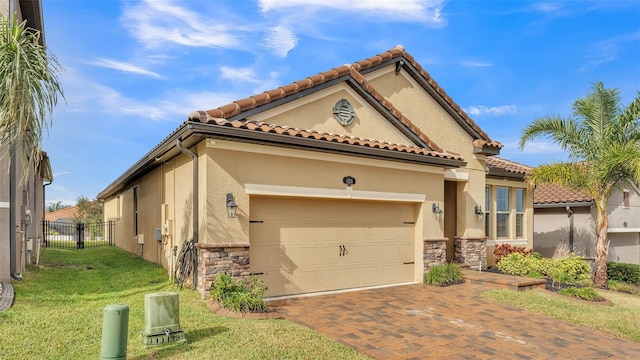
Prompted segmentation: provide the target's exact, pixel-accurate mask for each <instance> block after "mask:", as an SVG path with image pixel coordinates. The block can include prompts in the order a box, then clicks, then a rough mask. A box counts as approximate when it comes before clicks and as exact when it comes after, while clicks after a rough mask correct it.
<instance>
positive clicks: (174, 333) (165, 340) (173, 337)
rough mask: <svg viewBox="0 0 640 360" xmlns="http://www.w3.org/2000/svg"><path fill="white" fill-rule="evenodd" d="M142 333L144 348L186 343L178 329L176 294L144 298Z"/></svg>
mask: <svg viewBox="0 0 640 360" xmlns="http://www.w3.org/2000/svg"><path fill="white" fill-rule="evenodd" d="M144 323H145V327H144V331H141V332H140V333H141V335H142V341H143V343H144V345H145V347H149V346H160V345H166V344H170V343H183V342H185V341H187V340H186V339H185V337H184V331H183V330H182V328H181V327H180V307H179V303H178V294H177V293H174V292H157V293H151V294H146V295H145V296H144Z"/></svg>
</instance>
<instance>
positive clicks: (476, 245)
mask: <svg viewBox="0 0 640 360" xmlns="http://www.w3.org/2000/svg"><path fill="white" fill-rule="evenodd" d="M455 243H456V261H457V262H459V263H461V264H465V265H469V269H471V270H486V269H487V239H486V238H468V237H456V241H455Z"/></svg>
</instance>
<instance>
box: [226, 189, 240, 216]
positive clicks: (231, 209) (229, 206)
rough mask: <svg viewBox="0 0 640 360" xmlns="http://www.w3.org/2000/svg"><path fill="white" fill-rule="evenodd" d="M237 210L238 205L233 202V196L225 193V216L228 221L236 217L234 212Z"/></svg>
mask: <svg viewBox="0 0 640 360" xmlns="http://www.w3.org/2000/svg"><path fill="white" fill-rule="evenodd" d="M237 210H238V205H237V204H236V202H235V201H233V194H232V193H227V216H228V217H229V219H233V218H235V217H236V211H237Z"/></svg>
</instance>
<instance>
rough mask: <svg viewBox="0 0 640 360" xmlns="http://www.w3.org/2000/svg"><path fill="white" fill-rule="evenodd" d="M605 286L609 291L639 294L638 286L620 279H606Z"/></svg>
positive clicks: (639, 288)
mask: <svg viewBox="0 0 640 360" xmlns="http://www.w3.org/2000/svg"><path fill="white" fill-rule="evenodd" d="M607 288H608V289H609V290H611V291H618V292H623V293H627V294H632V295H640V286H636V285H633V284H629V283H626V282H622V281H616V280H608V281H607Z"/></svg>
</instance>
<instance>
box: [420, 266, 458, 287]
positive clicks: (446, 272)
mask: <svg viewBox="0 0 640 360" xmlns="http://www.w3.org/2000/svg"><path fill="white" fill-rule="evenodd" d="M424 282H425V283H426V284H429V285H438V286H447V285H453V284H460V283H462V282H464V277H462V272H461V271H460V268H459V267H458V266H457V265H456V264H454V263H453V262H451V263H449V264H441V265H436V266H434V267H432V268H431V270H429V272H427V273H426V274H424Z"/></svg>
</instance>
